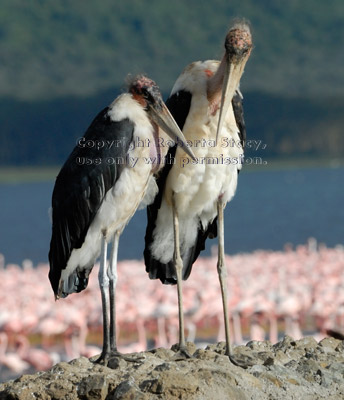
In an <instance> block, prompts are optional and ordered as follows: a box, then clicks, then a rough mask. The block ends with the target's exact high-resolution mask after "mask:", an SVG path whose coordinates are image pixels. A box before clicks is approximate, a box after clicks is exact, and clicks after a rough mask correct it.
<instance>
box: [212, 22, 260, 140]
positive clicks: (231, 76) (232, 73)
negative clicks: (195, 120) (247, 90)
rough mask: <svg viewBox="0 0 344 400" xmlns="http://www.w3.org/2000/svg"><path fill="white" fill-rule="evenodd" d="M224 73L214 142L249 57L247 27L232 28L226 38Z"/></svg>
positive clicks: (249, 48) (249, 46) (249, 37)
mask: <svg viewBox="0 0 344 400" xmlns="http://www.w3.org/2000/svg"><path fill="white" fill-rule="evenodd" d="M225 47H226V55H225V63H226V64H225V71H224V77H223V84H222V96H221V108H220V116H219V123H218V125H217V132H216V142H217V141H218V137H219V134H220V132H221V130H222V127H223V123H224V121H225V119H226V115H227V111H228V108H229V106H230V104H231V102H232V98H233V96H234V93H235V91H236V89H237V88H238V86H239V83H240V79H241V76H242V74H243V72H244V68H245V64H246V62H247V60H248V59H249V57H250V53H251V49H252V38H251V33H250V29H249V27H248V26H247V25H245V24H244V25H239V26H234V27H233V28H232V29H231V30H230V31H229V33H228V35H227V37H226V43H225Z"/></svg>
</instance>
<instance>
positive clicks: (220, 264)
mask: <svg viewBox="0 0 344 400" xmlns="http://www.w3.org/2000/svg"><path fill="white" fill-rule="evenodd" d="M224 208H225V204H224V203H223V201H222V199H221V198H219V199H218V201H217V218H218V240H219V245H218V259H217V272H218V274H219V280H220V287H221V294H222V305H223V316H224V322H225V335H226V354H227V355H228V356H230V354H231V342H230V334H229V315H228V300H227V299H228V291H227V269H226V265H225V245H224V224H223V210H224Z"/></svg>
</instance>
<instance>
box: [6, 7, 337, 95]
mask: <svg viewBox="0 0 344 400" xmlns="http://www.w3.org/2000/svg"><path fill="white" fill-rule="evenodd" d="M343 15H344V3H343V2H342V0H332V1H331V5H330V6H329V3H327V2H324V1H322V0H304V1H302V2H300V1H297V0H290V1H288V2H281V1H278V2H277V1H272V0H261V1H259V2H255V1H254V0H231V1H225V0H213V1H211V2H209V1H205V0H188V1H182V0H176V1H173V2H171V1H170V2H167V1H161V0H151V1H149V2H148V1H142V0H116V1H112V0H104V1H102V3H101V6H100V5H99V3H96V2H93V1H91V0H75V1H73V2H69V1H66V0H56V1H49V2H47V1H44V0H31V1H30V2H28V1H25V0H3V1H2V6H1V9H0V27H1V28H0V48H1V63H0V97H10V98H15V99H27V100H37V99H52V98H56V97H63V96H69V95H74V96H90V95H94V94H96V93H98V92H99V91H102V90H105V89H107V88H109V87H113V86H117V87H119V86H121V85H122V84H123V80H124V77H125V76H126V75H127V73H128V72H131V73H137V72H146V73H148V74H149V75H151V76H152V77H153V78H154V79H155V80H156V81H157V82H158V83H159V84H160V86H161V88H162V90H163V91H165V92H168V91H169V90H170V88H171V85H172V83H173V82H174V80H175V79H176V77H177V76H178V74H179V73H180V70H181V69H182V68H183V67H184V66H185V65H186V64H187V63H189V62H190V61H193V60H197V59H208V58H219V57H220V56H221V54H222V46H223V44H222V43H223V38H224V34H225V32H226V30H227V28H228V26H229V24H230V21H231V19H232V18H233V17H245V18H247V19H248V20H249V21H250V22H251V24H252V29H253V37H254V44H255V49H254V52H253V54H252V57H251V59H250V62H249V63H248V65H247V68H246V74H245V76H244V80H243V88H244V89H245V91H247V90H249V91H262V92H265V93H271V94H275V95H277V96H280V95H283V96H286V95H287V96H289V95H290V96H300V95H301V96H302V97H310V96H315V95H321V96H323V95H325V96H326V97H338V96H342V95H343V92H342V88H343V87H344V76H343V74H342V66H343V65H344V53H343V51H342V45H343V43H342V41H341V40H338V38H342V37H344V24H343V18H342V17H341V16H343Z"/></svg>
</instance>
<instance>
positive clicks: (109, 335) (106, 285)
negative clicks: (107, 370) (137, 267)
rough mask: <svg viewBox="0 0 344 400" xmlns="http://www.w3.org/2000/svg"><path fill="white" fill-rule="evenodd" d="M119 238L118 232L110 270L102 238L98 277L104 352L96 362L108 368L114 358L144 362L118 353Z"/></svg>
mask: <svg viewBox="0 0 344 400" xmlns="http://www.w3.org/2000/svg"><path fill="white" fill-rule="evenodd" d="M119 236H120V233H119V232H116V233H115V235H114V240H113V246H112V251H111V262H110V265H109V268H108V269H107V268H106V253H107V243H106V240H105V237H102V245H101V246H102V248H101V256H100V257H101V258H100V269H99V275H98V279H99V286H100V292H101V296H102V306H103V350H102V354H101V355H100V357H99V358H98V359H97V360H96V362H98V363H101V364H105V365H108V366H109V365H110V359H111V358H112V357H114V358H121V359H123V360H125V361H130V362H141V360H142V357H134V358H132V357H127V356H124V355H122V354H120V353H119V352H118V351H117V344H116V303H115V294H116V282H117V253H118V241H119ZM109 298H110V299H109ZM109 315H110V319H109ZM114 365H116V364H114ZM111 368H113V367H111Z"/></svg>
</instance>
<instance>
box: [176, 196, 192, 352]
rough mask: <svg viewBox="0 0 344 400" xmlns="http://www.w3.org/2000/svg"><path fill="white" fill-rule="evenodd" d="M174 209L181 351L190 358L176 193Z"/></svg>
mask: <svg viewBox="0 0 344 400" xmlns="http://www.w3.org/2000/svg"><path fill="white" fill-rule="evenodd" d="M172 208H173V231H174V255H173V262H174V267H175V269H176V275H177V292H178V313H179V351H180V353H181V354H182V355H183V356H184V357H185V356H187V357H190V355H189V354H188V353H187V351H186V345H185V333H184V312H183V290H182V272H183V260H182V258H181V256H180V242H179V219H178V212H177V207H176V203H175V197H174V193H173V194H172Z"/></svg>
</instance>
